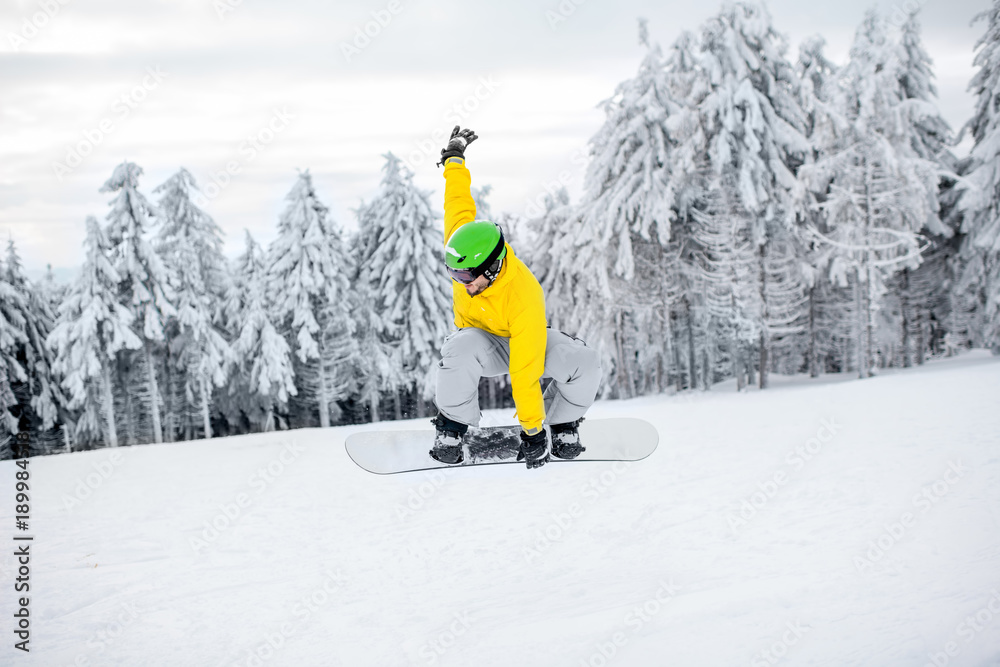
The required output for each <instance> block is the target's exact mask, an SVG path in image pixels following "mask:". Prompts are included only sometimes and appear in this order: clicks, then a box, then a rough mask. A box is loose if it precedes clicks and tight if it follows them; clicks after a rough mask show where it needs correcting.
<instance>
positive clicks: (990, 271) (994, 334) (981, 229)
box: [956, 0, 1000, 353]
mask: <svg viewBox="0 0 1000 667" xmlns="http://www.w3.org/2000/svg"><path fill="white" fill-rule="evenodd" d="M976 18H977V20H979V21H985V22H986V32H985V33H984V34H983V35H982V37H980V38H979V40H978V41H977V42H976V49H977V51H978V53H977V54H976V58H975V61H974V65H975V66H976V67H978V68H979V69H978V71H977V72H976V74H975V75H974V76H973V78H972V81H971V82H970V84H969V90H970V91H972V93H973V94H974V95H975V96H976V111H975V114H974V115H973V117H972V119H970V120H969V122H968V124H967V125H966V128H965V129H966V130H967V131H969V132H970V133H971V134H972V138H973V140H974V141H975V144H974V146H973V148H972V156H971V161H972V164H971V166H970V168H969V170H968V173H966V174H965V176H964V179H963V182H962V184H961V185H960V186H959V188H960V189H961V200H960V202H959V205H960V207H961V211H962V214H963V216H964V217H963V221H962V228H961V231H962V234H963V239H962V246H961V262H960V269H959V270H960V276H959V277H960V279H959V281H958V284H957V286H956V290H958V291H959V293H960V294H959V299H958V302H959V303H960V304H961V305H962V307H963V309H964V310H966V311H968V312H969V313H970V314H971V315H972V317H971V318H970V319H969V320H966V321H965V322H963V323H964V324H966V327H967V328H968V329H969V331H968V337H969V338H971V340H972V342H973V343H974V344H976V345H981V346H984V347H989V348H991V349H993V350H994V351H995V352H998V353H1000V0H993V2H992V5H991V7H990V8H989V9H988V10H986V11H985V12H983V13H981V14H979V15H978V16H977V17H976Z"/></svg>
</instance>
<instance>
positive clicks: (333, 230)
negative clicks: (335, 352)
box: [267, 170, 351, 427]
mask: <svg viewBox="0 0 1000 667" xmlns="http://www.w3.org/2000/svg"><path fill="white" fill-rule="evenodd" d="M285 201H287V202H288V205H287V206H286V208H285V210H284V212H282V214H281V217H280V219H279V221H278V237H277V238H276V239H275V240H274V241H273V242H272V243H271V245H270V247H269V248H268V262H267V263H268V269H267V281H268V282H267V284H268V295H269V299H270V300H271V302H272V303H273V304H274V308H275V310H274V317H275V319H276V321H278V322H280V323H281V330H282V332H283V334H284V335H285V336H286V338H287V339H288V341H289V345H290V347H291V348H292V350H293V352H294V354H295V360H296V362H297V364H296V369H295V375H296V381H297V384H298V389H299V394H298V395H299V397H300V398H302V399H304V400H308V401H310V402H311V403H313V404H314V405H315V406H316V408H317V411H318V413H319V425H320V426H324V427H326V426H329V425H330V423H331V422H330V408H331V405H334V404H335V403H336V402H337V401H339V400H341V399H342V398H345V397H344V396H341V395H338V392H336V391H335V384H336V383H334V382H332V380H331V378H330V376H329V373H328V371H329V365H328V364H327V363H326V360H327V359H328V358H329V356H330V351H328V350H327V349H326V340H327V339H326V337H325V335H324V332H325V331H326V330H327V329H328V328H329V327H334V328H339V327H342V326H344V323H345V322H346V321H347V320H348V319H349V318H350V305H351V304H350V294H349V291H348V290H349V287H350V286H349V282H348V277H349V276H350V274H351V265H350V258H349V257H348V255H347V253H346V252H345V250H344V247H343V243H342V240H341V232H340V228H339V227H338V226H337V224H336V223H335V222H334V221H333V219H332V218H331V217H330V211H329V209H328V208H327V207H326V205H324V204H323V203H322V202H321V201H320V200H319V196H318V195H317V194H316V189H315V187H314V186H313V182H312V176H311V175H310V174H309V170H306V171H304V172H301V173H300V174H299V178H298V180H297V181H296V182H295V185H294V186H293V187H292V189H291V191H290V192H289V193H288V195H287V196H286V197H285ZM309 412H310V413H311V412H312V409H311V408H310V409H309ZM312 414H315V413H312ZM300 421H301V422H302V425H307V424H310V423H314V422H312V418H311V417H309V416H306V415H303V416H302V417H301V419H300Z"/></svg>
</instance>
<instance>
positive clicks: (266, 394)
mask: <svg viewBox="0 0 1000 667" xmlns="http://www.w3.org/2000/svg"><path fill="white" fill-rule="evenodd" d="M267 278H268V276H267V263H266V259H265V256H264V252H263V251H262V250H261V248H260V246H259V245H257V243H256V242H255V241H254V240H253V237H252V236H251V235H250V232H249V231H248V232H246V250H245V251H244V252H243V254H241V255H240V256H239V257H238V258H237V259H236V261H235V263H234V264H233V280H232V281H231V282H230V284H229V286H228V288H227V295H226V302H225V306H224V313H225V321H226V323H227V327H228V329H229V330H230V332H232V335H233V342H232V348H233V351H234V353H235V355H236V369H235V372H233V373H231V374H230V380H229V383H228V385H227V391H226V392H225V396H223V397H222V403H223V405H224V407H225V408H228V409H225V410H224V411H225V413H226V415H227V419H228V420H229V422H230V424H231V425H235V426H236V427H237V428H238V429H241V430H242V429H246V430H251V431H258V430H260V431H273V430H275V429H276V428H277V427H278V426H280V425H281V424H280V423H279V422H280V421H281V417H280V415H281V414H282V413H285V412H286V411H287V408H288V401H289V398H290V397H292V396H294V395H295V394H296V393H297V392H298V389H297V388H296V386H295V369H294V367H293V363H292V352H291V348H290V347H289V345H288V342H287V341H286V340H285V337H284V336H282V335H281V333H279V331H278V327H277V325H276V322H275V319H274V318H273V316H272V314H271V313H272V312H274V308H273V306H272V304H271V302H270V299H269V296H268V289H267Z"/></svg>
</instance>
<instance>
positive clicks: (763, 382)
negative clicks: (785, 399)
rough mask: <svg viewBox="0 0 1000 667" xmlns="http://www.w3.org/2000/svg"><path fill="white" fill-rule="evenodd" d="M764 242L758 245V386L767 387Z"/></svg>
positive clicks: (768, 343)
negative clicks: (759, 315) (759, 308)
mask: <svg viewBox="0 0 1000 667" xmlns="http://www.w3.org/2000/svg"><path fill="white" fill-rule="evenodd" d="M766 247H767V244H766V243H762V244H761V246H760V304H761V317H760V388H761V389H767V385H768V377H767V370H768V366H767V365H768V364H769V363H770V361H771V360H770V358H769V354H768V353H769V352H770V350H769V349H768V346H769V345H770V340H769V339H770V336H769V335H768V332H767V267H766V266H765V264H764V258H765V248H766Z"/></svg>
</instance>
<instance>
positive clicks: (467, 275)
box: [448, 266, 479, 285]
mask: <svg viewBox="0 0 1000 667" xmlns="http://www.w3.org/2000/svg"><path fill="white" fill-rule="evenodd" d="M448 275H449V276H451V278H452V280H454V281H456V282H460V283H462V284H463V285H468V284H469V283H471V282H472V281H473V280H475V279H476V278H478V277H479V276H478V275H476V274H475V273H474V272H473V271H472V269H453V268H451V267H450V266H449V267H448Z"/></svg>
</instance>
